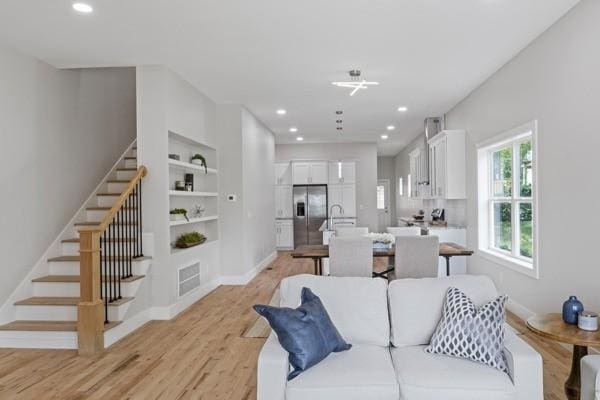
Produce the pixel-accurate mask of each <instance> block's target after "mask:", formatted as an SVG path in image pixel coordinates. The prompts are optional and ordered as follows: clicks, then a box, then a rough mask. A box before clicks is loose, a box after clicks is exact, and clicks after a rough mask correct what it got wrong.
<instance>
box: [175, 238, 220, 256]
mask: <svg viewBox="0 0 600 400" xmlns="http://www.w3.org/2000/svg"><path fill="white" fill-rule="evenodd" d="M216 241H217V239H211V240H207V241H206V242H204V243H202V244H199V245H197V246H194V247H188V248H186V249H180V248H177V247H172V248H171V254H172V255H173V254H180V253H187V252H191V251H193V250H199V249H200V248H201V247H203V246H206V245H207V244H209V243H213V242H216Z"/></svg>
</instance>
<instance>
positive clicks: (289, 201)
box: [275, 185, 294, 218]
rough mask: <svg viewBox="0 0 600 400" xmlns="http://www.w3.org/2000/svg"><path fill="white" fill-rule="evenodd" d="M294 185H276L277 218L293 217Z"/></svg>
mask: <svg viewBox="0 0 600 400" xmlns="http://www.w3.org/2000/svg"><path fill="white" fill-rule="evenodd" d="M293 202H294V201H293V189H292V186H291V185H290V186H275V218H292V217H293V215H292V213H293Z"/></svg>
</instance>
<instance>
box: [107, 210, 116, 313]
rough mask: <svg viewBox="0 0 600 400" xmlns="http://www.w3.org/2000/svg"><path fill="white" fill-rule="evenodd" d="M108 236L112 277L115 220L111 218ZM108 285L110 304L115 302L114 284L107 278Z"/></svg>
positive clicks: (113, 271)
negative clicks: (110, 239)
mask: <svg viewBox="0 0 600 400" xmlns="http://www.w3.org/2000/svg"><path fill="white" fill-rule="evenodd" d="M110 236H111V238H112V242H111V243H110V247H111V251H110V253H111V254H110V255H111V257H110V264H109V265H110V268H109V270H110V271H109V275H110V276H111V277H112V276H114V275H115V219H114V218H113V220H112V221H111V223H110ZM108 284H109V287H110V302H111V303H112V302H113V301H114V300H115V295H116V293H115V287H114V284H113V283H112V279H111V278H108Z"/></svg>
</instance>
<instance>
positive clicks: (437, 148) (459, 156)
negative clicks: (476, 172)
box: [429, 130, 467, 199]
mask: <svg viewBox="0 0 600 400" xmlns="http://www.w3.org/2000/svg"><path fill="white" fill-rule="evenodd" d="M465 157H466V143H465V131H462V130H449V131H442V132H440V133H438V134H437V135H436V136H434V137H433V138H431V139H430V140H429V178H430V188H431V195H432V197H433V198H438V199H465V198H466V197H467V194H466V161H465Z"/></svg>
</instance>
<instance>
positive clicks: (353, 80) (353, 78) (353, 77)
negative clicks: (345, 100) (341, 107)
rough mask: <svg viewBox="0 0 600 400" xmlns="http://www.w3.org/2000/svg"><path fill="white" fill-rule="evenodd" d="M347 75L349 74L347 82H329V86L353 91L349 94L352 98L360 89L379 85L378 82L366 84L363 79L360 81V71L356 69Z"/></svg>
mask: <svg viewBox="0 0 600 400" xmlns="http://www.w3.org/2000/svg"><path fill="white" fill-rule="evenodd" d="M348 73H349V74H350V81H349V82H331V84H332V85H335V86H337V87H344V88H351V89H353V90H352V91H351V92H350V96H354V95H355V94H356V92H358V91H359V90H361V89H368V88H369V86H376V85H379V82H368V81H366V80H364V79H360V70H358V69H353V70H352V71H350V72H348Z"/></svg>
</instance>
